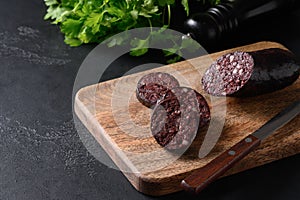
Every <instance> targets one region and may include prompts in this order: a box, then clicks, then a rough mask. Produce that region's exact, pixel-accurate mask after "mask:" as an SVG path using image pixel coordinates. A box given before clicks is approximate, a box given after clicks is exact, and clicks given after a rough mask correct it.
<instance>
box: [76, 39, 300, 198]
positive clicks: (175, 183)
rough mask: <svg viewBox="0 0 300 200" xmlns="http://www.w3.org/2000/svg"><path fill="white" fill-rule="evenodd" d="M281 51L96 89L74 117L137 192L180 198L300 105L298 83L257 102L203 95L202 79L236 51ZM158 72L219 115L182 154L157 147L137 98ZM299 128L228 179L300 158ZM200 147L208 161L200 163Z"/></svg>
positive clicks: (185, 66) (79, 98) (171, 69)
mask: <svg viewBox="0 0 300 200" xmlns="http://www.w3.org/2000/svg"><path fill="white" fill-rule="evenodd" d="M274 47H277V48H283V49H286V48H285V47H284V46H282V45H281V44H278V43H274V42H260V43H255V44H251V45H247V46H243V47H239V48H235V49H229V50H226V51H222V52H218V53H214V54H211V55H209V56H202V57H199V58H195V59H192V60H190V61H184V62H180V63H176V64H173V65H167V66H164V67H160V68H156V69H154V70H149V71H144V72H141V73H137V74H133V75H128V76H124V77H121V78H118V79H114V80H110V81H107V82H103V83H100V84H96V85H91V86H88V87H85V88H82V89H81V90H80V91H79V92H78V93H77V95H76V100H75V112H76V114H77V115H78V117H79V118H80V120H81V121H82V122H83V124H84V125H85V126H86V127H87V128H88V130H89V131H90V133H91V134H92V135H93V136H94V137H95V138H96V140H97V141H98V142H99V143H100V145H101V146H102V147H103V148H104V149H105V151H106V152H107V153H108V155H109V156H110V157H111V158H112V160H113V161H114V162H115V163H116V165H117V166H118V167H119V168H120V169H121V170H122V171H123V173H124V174H125V176H126V177H127V178H128V180H129V181H130V182H131V184H132V185H133V186H134V187H135V188H136V189H137V190H138V191H140V192H142V193H145V194H148V195H155V196H158V195H164V194H169V193H173V192H176V191H179V190H181V188H180V187H179V185H180V181H181V180H182V179H183V178H184V177H186V176H187V175H189V174H190V173H191V172H192V171H193V170H195V169H198V168H200V167H202V166H204V165H206V164H207V163H208V162H209V161H211V160H212V159H214V158H215V157H216V156H218V155H219V154H220V153H222V152H223V151H225V150H227V149H228V148H229V147H231V146H232V145H233V144H235V143H236V142H238V141H239V140H240V139H242V138H243V137H245V136H246V135H248V134H250V133H252V132H253V131H255V130H256V129H257V128H259V127H260V126H261V125H263V124H264V123H265V122H266V121H268V120H269V119H270V118H271V117H272V116H274V115H275V114H276V113H277V112H279V111H280V110H281V109H283V108H284V107H285V106H287V105H288V104H289V103H291V102H293V101H295V100H297V99H300V80H299V79H298V80H297V81H296V82H295V83H294V84H293V85H291V86H289V87H287V88H285V89H283V90H280V91H277V92H274V93H270V94H266V95H261V96H257V97H251V98H233V97H230V98H229V97H227V98H211V97H210V96H209V95H207V94H206V93H205V92H204V91H203V90H202V89H201V84H200V80H201V77H202V75H201V74H203V72H204V71H205V70H206V69H207V68H208V67H209V65H210V64H211V62H212V60H214V59H216V58H217V57H218V56H220V55H222V54H224V53H227V52H232V51H235V50H243V51H255V50H260V49H266V48H274ZM152 71H161V72H168V73H170V74H172V75H174V76H175V77H176V78H177V79H178V80H179V82H180V84H181V85H183V86H189V87H192V88H194V89H196V90H197V91H198V92H200V93H201V94H203V95H204V96H205V98H206V99H207V100H208V102H209V104H210V107H211V109H212V121H213V124H211V126H210V128H211V129H209V131H207V130H203V131H201V132H200V133H199V134H198V136H197V137H196V140H195V142H194V143H193V144H192V147H191V148H190V149H189V150H188V151H187V152H186V153H185V154H183V155H182V156H179V155H176V154H172V153H170V152H168V151H165V150H163V149H162V148H161V147H160V146H159V145H158V144H157V143H156V141H155V139H154V138H153V137H152V135H151V132H150V129H149V125H150V114H151V110H150V109H148V108H146V107H144V106H143V105H142V104H140V103H139V102H138V101H137V99H136V98H135V87H136V83H137V81H138V80H139V78H140V77H141V76H143V75H145V74H148V73H150V72H152ZM223 120H225V121H224V122H225V123H224V127H223ZM299 124H300V116H298V117H296V118H295V119H294V120H292V121H291V122H290V123H289V124H287V125H286V126H284V127H283V128H281V129H279V130H278V131H277V132H276V133H275V134H273V135H272V136H270V137H269V138H267V139H266V140H264V141H263V143H262V144H261V145H260V146H259V148H258V149H256V150H255V151H254V152H252V153H250V154H249V155H248V156H247V157H245V158H244V159H243V160H241V161H240V162H239V163H238V164H236V165H235V167H234V168H233V169H231V170H230V171H229V172H228V173H227V174H226V175H229V174H234V173H237V172H240V171H244V170H247V169H250V168H253V167H256V166H260V165H263V164H266V163H270V162H272V161H275V160H278V159H281V158H284V157H287V156H291V155H294V154H297V153H299V152H300V134H298V133H300V127H299ZM218 126H219V127H218ZM220 127H223V130H222V131H221V129H220ZM199 149H201V151H200V152H202V154H201V155H202V158H199V157H198V154H199ZM206 154H207V155H206ZM203 156H204V157H203Z"/></svg>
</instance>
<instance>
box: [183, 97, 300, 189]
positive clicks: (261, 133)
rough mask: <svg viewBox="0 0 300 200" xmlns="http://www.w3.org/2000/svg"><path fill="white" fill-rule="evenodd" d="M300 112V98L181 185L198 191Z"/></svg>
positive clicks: (195, 172)
mask: <svg viewBox="0 0 300 200" xmlns="http://www.w3.org/2000/svg"><path fill="white" fill-rule="evenodd" d="M299 113H300V100H298V101H295V102H294V103H292V104H291V105H289V106H288V107H286V108H285V109H283V110H282V111H281V112H280V113H278V114H277V115H276V116H274V117H273V118H272V119H270V120H269V121H268V122H267V123H265V124H264V125H263V126H261V127H260V128H259V129H258V130H256V131H255V132H253V133H252V134H250V135H248V136H246V137H245V138H244V139H242V140H241V141H240V142H238V143H236V144H235V145H234V146H232V147H231V148H230V149H228V150H227V151H225V152H223V153H222V154H221V155H219V156H218V157H216V158H215V159H213V160H212V161H211V162H210V163H208V164H207V165H205V166H204V167H202V168H200V169H198V170H196V171H194V172H193V173H192V174H191V175H190V176H188V177H187V178H185V179H184V180H182V181H181V187H182V188H183V189H184V190H186V191H189V192H192V193H196V194H197V193H199V192H201V191H202V190H203V189H204V188H205V187H207V186H208V185H209V184H210V183H211V182H213V181H214V180H216V179H217V178H218V177H220V176H222V175H223V174H224V173H225V172H226V171H227V170H228V169H230V168H231V167H233V166H234V164H235V163H237V162H238V161H239V160H241V159H242V158H244V157H245V156H246V155H248V154H249V153H250V152H251V151H252V150H254V149H255V148H256V147H257V146H259V144H260V143H261V141H262V140H263V139H265V138H266V137H268V136H269V135H271V134H272V133H273V132H274V131H276V130H277V129H279V128H280V127H282V126H284V125H285V124H287V123H288V122H289V121H291V120H292V119H293V118H295V117H296V116H297V115H298V114H299Z"/></svg>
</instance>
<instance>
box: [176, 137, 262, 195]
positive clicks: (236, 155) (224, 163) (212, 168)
mask: <svg viewBox="0 0 300 200" xmlns="http://www.w3.org/2000/svg"><path fill="white" fill-rule="evenodd" d="M260 142H261V140H259V139H258V138H257V137H255V136H253V135H248V136H247V137H245V138H244V139H242V140H241V141H240V142H238V143H237V144H235V145H234V146H233V147H231V148H230V149H229V150H227V151H225V152H224V153H222V154H221V155H219V156H218V157H217V158H215V159H214V160H212V161H211V162H210V163H208V164H207V165H205V166H204V167H202V168H200V169H198V170H196V171H195V172H193V173H192V174H191V175H190V176H188V177H187V178H185V179H184V180H182V182H181V187H183V188H184V189H185V190H186V191H189V192H192V193H199V192H200V191H202V190H203V189H204V188H205V187H206V186H208V185H209V184H210V183H211V182H213V181H214V180H216V179H217V178H219V177H220V176H221V175H223V174H224V173H225V172H226V171H227V170H228V169H230V168H231V167H232V166H233V165H234V164H235V163H237V162H238V161H239V160H241V159H242V158H244V157H245V156H246V155H247V154H249V153H250V152H251V151H252V150H253V149H255V147H257V146H258V145H259V144H260Z"/></svg>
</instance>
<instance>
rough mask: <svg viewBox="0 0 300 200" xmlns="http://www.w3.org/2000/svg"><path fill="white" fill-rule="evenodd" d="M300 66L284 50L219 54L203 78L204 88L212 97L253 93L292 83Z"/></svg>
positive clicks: (261, 92) (293, 57)
mask: <svg viewBox="0 0 300 200" xmlns="http://www.w3.org/2000/svg"><path fill="white" fill-rule="evenodd" d="M299 73H300V66H299V64H298V63H297V61H296V59H295V56H294V55H293V54H292V53H291V52H290V51H287V50H283V49H279V48H270V49H264V50H259V51H254V52H242V51H236V52H233V53H228V54H225V55H223V56H221V57H219V58H218V59H217V60H216V61H215V62H214V63H213V64H212V65H211V66H210V67H209V68H208V70H207V71H206V72H205V74H204V76H203V78H202V86H203V89H204V90H205V91H206V92H207V93H209V94H211V95H215V96H255V95H260V94H265V93H269V92H273V91H276V90H279V89H282V88H285V87H287V86H289V85H291V84H292V83H293V82H295V81H296V80H297V79H298V77H299Z"/></svg>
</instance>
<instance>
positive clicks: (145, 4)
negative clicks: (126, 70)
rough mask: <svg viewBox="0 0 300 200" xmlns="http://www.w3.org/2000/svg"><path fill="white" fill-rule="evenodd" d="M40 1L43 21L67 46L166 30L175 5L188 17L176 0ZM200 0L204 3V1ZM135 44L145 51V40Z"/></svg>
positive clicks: (182, 0)
mask: <svg viewBox="0 0 300 200" xmlns="http://www.w3.org/2000/svg"><path fill="white" fill-rule="evenodd" d="M44 1H45V4H46V5H47V6H48V9H47V14H46V15H45V17H44V19H45V20H48V19H49V20H51V21H52V23H53V24H58V25H59V26H60V28H61V32H62V33H63V34H64V35H65V43H67V44H69V45H70V46H79V45H81V44H84V43H95V42H96V43H100V42H102V41H103V40H105V39H107V38H109V37H110V36H112V35H114V34H117V33H120V32H122V31H126V30H129V29H132V28H138V27H164V28H167V27H169V25H170V20H171V17H172V13H171V6H178V4H181V5H182V6H183V8H184V10H185V13H186V15H187V16H188V15H189V2H188V0H178V1H179V3H178V1H177V0H44ZM190 1H191V0H190ZM198 1H199V0H198ZM200 1H202V2H203V3H205V0H200ZM209 2H210V3H211V4H216V3H218V2H219V0H209ZM149 37H151V36H149ZM148 39H149V38H148ZM137 41H138V40H137ZM137 41H135V42H133V47H141V46H143V44H144V47H145V49H147V47H146V46H145V44H146V43H147V41H145V39H144V40H140V41H139V42H137ZM142 42H143V43H142ZM121 43H122V41H121V40H120V41H117V42H115V43H110V44H109V45H110V46H114V45H120V44H121ZM134 52H136V53H134ZM146 52H147V50H143V51H133V53H132V55H142V54H144V53H146Z"/></svg>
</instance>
